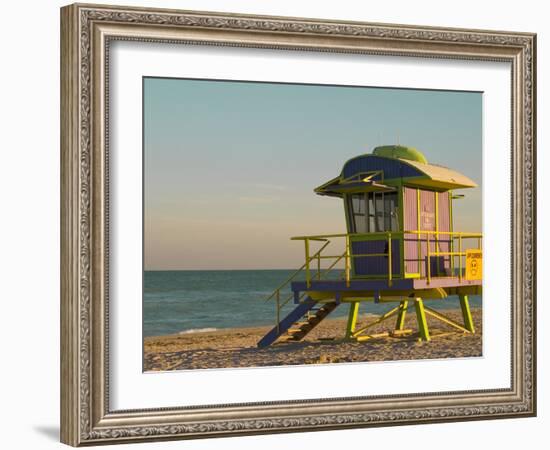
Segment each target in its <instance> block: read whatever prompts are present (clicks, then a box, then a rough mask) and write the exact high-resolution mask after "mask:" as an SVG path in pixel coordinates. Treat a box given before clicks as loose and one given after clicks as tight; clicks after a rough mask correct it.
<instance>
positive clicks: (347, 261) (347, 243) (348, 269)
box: [345, 234, 350, 287]
mask: <svg viewBox="0 0 550 450" xmlns="http://www.w3.org/2000/svg"><path fill="white" fill-rule="evenodd" d="M349 258H350V251H349V234H346V262H345V263H346V287H349V271H350V260H349Z"/></svg>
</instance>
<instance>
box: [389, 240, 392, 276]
mask: <svg viewBox="0 0 550 450" xmlns="http://www.w3.org/2000/svg"><path fill="white" fill-rule="evenodd" d="M391 257H392V255H391V233H388V286H391V285H392V261H391Z"/></svg>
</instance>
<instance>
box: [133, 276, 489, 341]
mask: <svg viewBox="0 0 550 450" xmlns="http://www.w3.org/2000/svg"><path fill="white" fill-rule="evenodd" d="M293 272H294V271H292V270H166V271H145V273H144V292H143V335H144V336H145V337H147V336H161V335H166V334H176V333H186V332H192V331H201V330H202V331H209V330H215V329H221V328H240V327H251V326H263V325H275V301H274V299H272V300H270V301H267V302H266V301H265V298H266V297H268V296H269V295H270V294H271V293H272V292H273V290H274V289H275V288H277V287H278V286H279V285H280V284H281V283H283V282H284V281H285V280H286V279H287V278H288V277H289V276H290V275H291V274H292V273H293ZM338 272H339V271H334V272H333V276H334V277H339V276H340V273H338ZM290 293H291V291H290V288H289V287H287V288H286V291H285V292H284V293H283V292H281V298H283V297H286V295H284V296H283V294H287V295H290ZM432 303H433V305H434V306H435V307H436V308H438V309H450V308H459V307H460V306H459V301H458V297H454V296H451V297H448V298H447V299H445V300H443V301H441V300H434V301H426V304H432ZM470 305H471V306H472V307H479V306H481V296H470ZM293 307H294V304H293V302H292V300H291V301H290V302H289V303H288V305H287V306H286V308H285V309H284V310H283V313H282V314H285V313H287V312H290V310H291V309H292V308H293ZM360 308H361V309H360V313H373V314H379V313H381V312H385V311H387V310H388V309H390V308H391V306H390V305H388V304H375V303H372V302H368V303H363V304H362V305H361V307H360ZM348 309H349V307H348V306H347V305H345V304H342V305H340V306H339V307H338V308H336V309H335V310H334V312H333V313H332V314H331V315H330V317H344V316H346V315H347V313H348Z"/></svg>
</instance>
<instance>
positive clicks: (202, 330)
mask: <svg viewBox="0 0 550 450" xmlns="http://www.w3.org/2000/svg"><path fill="white" fill-rule="evenodd" d="M217 330H218V328H191V329H190V330H183V331H180V332H179V333H178V334H189V333H208V332H210V331H217Z"/></svg>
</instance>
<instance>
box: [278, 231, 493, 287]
mask: <svg viewBox="0 0 550 450" xmlns="http://www.w3.org/2000/svg"><path fill="white" fill-rule="evenodd" d="M411 234H413V235H416V236H417V238H416V240H417V241H418V243H419V250H418V253H419V255H418V261H419V262H420V261H422V258H421V256H420V255H421V245H422V243H425V244H426V259H427V261H428V264H427V267H426V280H427V283H428V284H429V283H430V281H431V279H432V273H431V259H430V258H431V257H432V256H448V257H449V258H450V262H451V276H453V277H454V276H455V272H454V267H455V265H454V262H455V261H454V260H455V258H458V278H459V280H460V281H462V278H463V274H462V272H463V261H462V259H463V257H465V256H466V252H465V251H464V249H463V240H464V239H476V240H477V247H471V248H476V249H478V250H481V241H482V238H483V236H482V234H481V233H469V232H459V231H426V230H407V231H391V232H390V231H381V232H374V233H353V234H347V233H341V234H326V235H317V236H296V237H293V238H291V239H292V240H303V241H304V249H305V263H304V264H303V265H302V268H301V269H300V270H299V271H298V272H300V271H301V270H305V274H306V285H307V287H310V286H311V270H310V264H311V261H313V260H314V259H316V260H317V273H318V274H319V273H320V267H321V260H322V259H334V262H333V263H332V264H331V266H330V269H332V268H333V267H334V266H335V265H336V264H337V263H338V262H340V261H341V260H342V259H344V277H345V281H346V286H348V287H349V285H350V280H351V261H352V259H353V258H364V257H380V256H385V257H387V258H388V273H387V280H388V285H389V286H391V285H392V280H393V270H392V262H393V255H392V240H395V239H398V240H402V239H404V236H405V235H411ZM424 236H425V237H424ZM441 236H447V237H448V239H449V240H448V242H450V248H451V250H450V251H448V252H441V251H438V244H439V242H440V241H441V239H440V237H441ZM431 237H432V238H431ZM334 238H344V239H345V250H344V253H343V254H339V255H322V251H323V250H324V249H325V248H326V246H327V245H328V243H329V242H331V241H330V239H334ZM351 238H353V239H356V240H358V241H360V240H361V239H362V238H364V240H366V241H368V240H371V241H374V240H387V243H388V251H387V252H385V253H367V254H352V252H351V245H350V242H351ZM311 241H323V242H325V244H324V245H323V246H322V247H321V249H320V250H318V251H317V252H316V253H315V254H314V255H313V256H310V250H311V249H310V242H311ZM455 241H458V242H457V243H458V251H454V248H455ZM431 242H435V249H436V251H435V252H434V251H432V250H431ZM330 269H329V270H330ZM296 275H297V274H296ZM419 275H421V274H419ZM289 282H290V280H289ZM272 295H273V294H272Z"/></svg>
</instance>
